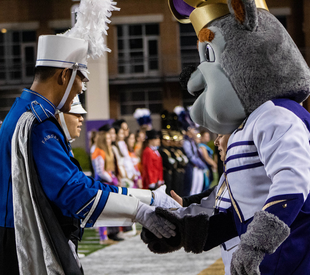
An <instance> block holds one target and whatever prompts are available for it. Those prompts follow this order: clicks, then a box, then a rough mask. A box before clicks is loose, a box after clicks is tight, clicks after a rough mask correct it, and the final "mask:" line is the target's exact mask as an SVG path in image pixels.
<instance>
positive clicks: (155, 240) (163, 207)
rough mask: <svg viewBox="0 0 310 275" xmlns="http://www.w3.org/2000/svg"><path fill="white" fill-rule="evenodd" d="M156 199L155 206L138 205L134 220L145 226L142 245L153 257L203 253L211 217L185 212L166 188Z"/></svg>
mask: <svg viewBox="0 0 310 275" xmlns="http://www.w3.org/2000/svg"><path fill="white" fill-rule="evenodd" d="M153 195H154V203H153V206H149V205H146V204H144V203H141V202H139V206H138V211H137V214H136V218H135V220H134V221H137V222H139V223H141V224H142V225H143V229H142V233H141V239H142V240H143V242H144V243H146V244H147V245H148V248H149V249H150V250H151V251H152V252H154V253H160V254H162V253H168V252H173V251H176V250H179V249H180V248H181V247H184V249H185V251H186V252H193V253H201V252H202V251H203V248H204V245H205V243H206V240H207V237H208V234H207V232H208V226H209V216H208V215H207V214H205V213H203V212H202V213H199V214H197V215H192V214H191V215H190V214H187V213H186V211H185V212H184V211H182V207H181V205H179V204H178V203H177V202H176V201H175V200H174V199H172V198H171V197H170V196H168V195H167V194H166V193H165V186H163V187H160V188H158V189H157V190H155V191H153ZM156 206H157V207H156ZM155 207H156V208H155ZM193 232H195V234H193Z"/></svg>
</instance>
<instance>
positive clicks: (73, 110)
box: [69, 104, 87, 115]
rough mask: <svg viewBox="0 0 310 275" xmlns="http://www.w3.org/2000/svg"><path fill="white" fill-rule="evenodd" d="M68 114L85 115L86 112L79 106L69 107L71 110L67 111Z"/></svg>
mask: <svg viewBox="0 0 310 275" xmlns="http://www.w3.org/2000/svg"><path fill="white" fill-rule="evenodd" d="M69 114H80V115H83V114H87V112H86V110H85V109H84V108H83V107H82V105H81V104H79V105H75V106H72V107H71V110H70V111H69Z"/></svg>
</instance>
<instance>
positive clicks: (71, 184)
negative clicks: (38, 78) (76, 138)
mask: <svg viewBox="0 0 310 275" xmlns="http://www.w3.org/2000/svg"><path fill="white" fill-rule="evenodd" d="M31 145H32V152H33V158H34V162H35V166H36V171H37V173H38V177H39V180H40V183H41V185H42V188H43V190H44V192H45V194H46V196H47V197H48V199H49V200H50V201H51V203H53V204H55V205H56V206H57V207H58V208H59V209H60V210H61V211H62V213H63V214H64V215H65V216H70V217H75V218H78V219H81V220H82V226H92V225H93V224H94V222H95V221H96V219H97V218H98V216H99V214H100V213H101V212H102V210H103V208H104V206H105V204H106V201H107V199H108V196H109V193H110V192H115V193H119V189H118V188H117V187H114V186H110V185H107V184H104V183H101V182H100V181H95V180H94V179H92V178H90V177H87V176H85V174H84V173H83V172H81V171H80V170H79V169H78V167H77V166H76V165H75V164H74V163H73V162H72V161H71V160H70V157H69V150H68V147H67V145H66V141H65V139H64V137H63V134H62V133H61V131H60V130H59V129H58V127H57V126H56V125H55V123H53V122H52V121H50V120H47V121H45V122H44V123H40V124H38V125H37V126H36V127H35V128H34V129H33V131H32V136H31Z"/></svg>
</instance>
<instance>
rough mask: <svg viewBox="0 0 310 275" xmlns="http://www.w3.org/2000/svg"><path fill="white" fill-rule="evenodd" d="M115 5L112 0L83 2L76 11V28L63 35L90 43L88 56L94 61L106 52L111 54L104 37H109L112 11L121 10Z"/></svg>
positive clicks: (83, 0) (86, 0) (84, 0)
mask: <svg viewBox="0 0 310 275" xmlns="http://www.w3.org/2000/svg"><path fill="white" fill-rule="evenodd" d="M115 5H116V2H113V1H112V0H82V1H81V3H80V5H79V7H78V8H77V10H76V12H77V16H76V23H75V25H74V27H73V28H72V29H70V30H68V31H66V32H65V33H64V34H62V35H65V36H69V37H75V38H81V39H84V40H86V41H88V55H89V56H90V57H91V58H93V59H95V58H98V57H100V56H101V55H103V53H104V52H105V51H107V52H111V50H110V49H109V48H107V46H106V43H105V41H104V36H103V35H107V30H108V29H109V27H108V24H109V23H111V21H110V20H109V18H110V17H111V15H112V11H119V10H120V9H119V8H117V7H116V6H115Z"/></svg>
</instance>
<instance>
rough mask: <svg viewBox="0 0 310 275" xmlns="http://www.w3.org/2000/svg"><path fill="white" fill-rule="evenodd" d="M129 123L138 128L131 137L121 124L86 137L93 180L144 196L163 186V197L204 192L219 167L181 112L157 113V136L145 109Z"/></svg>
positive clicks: (106, 234) (111, 232) (202, 134)
mask: <svg viewBox="0 0 310 275" xmlns="http://www.w3.org/2000/svg"><path fill="white" fill-rule="evenodd" d="M134 117H135V118H136V119H137V122H138V123H139V126H140V128H139V130H137V131H136V132H135V133H134V132H131V131H130V129H129V127H128V124H127V122H126V121H125V120H124V119H120V120H116V121H114V122H113V123H112V124H104V125H102V126H101V127H100V128H99V129H98V130H93V131H92V132H91V137H90V157H91V163H92V169H93V170H92V173H93V177H94V178H95V179H96V180H99V181H102V182H105V183H107V184H111V185H115V186H120V187H131V188H143V189H150V190H154V189H156V188H158V187H159V186H161V185H163V184H165V185H166V193H167V194H169V195H170V191H171V190H174V191H175V192H176V193H177V194H178V195H180V196H181V197H186V196H190V195H193V194H197V193H200V192H202V191H204V190H206V189H208V188H209V187H210V185H211V183H212V181H213V179H214V172H218V167H220V166H221V164H218V161H217V160H218V159H219V158H218V156H217V154H215V153H214V151H213V150H212V149H211V146H208V144H209V145H210V133H209V132H208V131H206V130H204V129H203V130H201V128H199V127H196V125H195V124H194V123H193V122H192V120H191V119H190V116H189V113H188V110H187V109H185V108H183V107H180V106H178V107H176V108H175V109H174V112H171V113H170V112H167V111H164V112H162V113H161V124H162V129H161V130H156V129H153V127H152V120H151V114H150V112H149V110H148V109H137V110H136V111H135V113H134ZM213 148H214V147H213ZM219 173H221V172H220V171H219ZM99 230H100V232H99V233H100V236H101V242H102V243H105V242H108V239H110V240H111V239H112V240H120V239H119V238H118V237H116V236H118V235H117V234H118V230H119V229H118V228H110V227H109V228H100V229H99ZM121 230H123V231H126V230H127V229H126V228H125V229H121ZM128 230H132V229H131V228H129V229H128Z"/></svg>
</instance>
